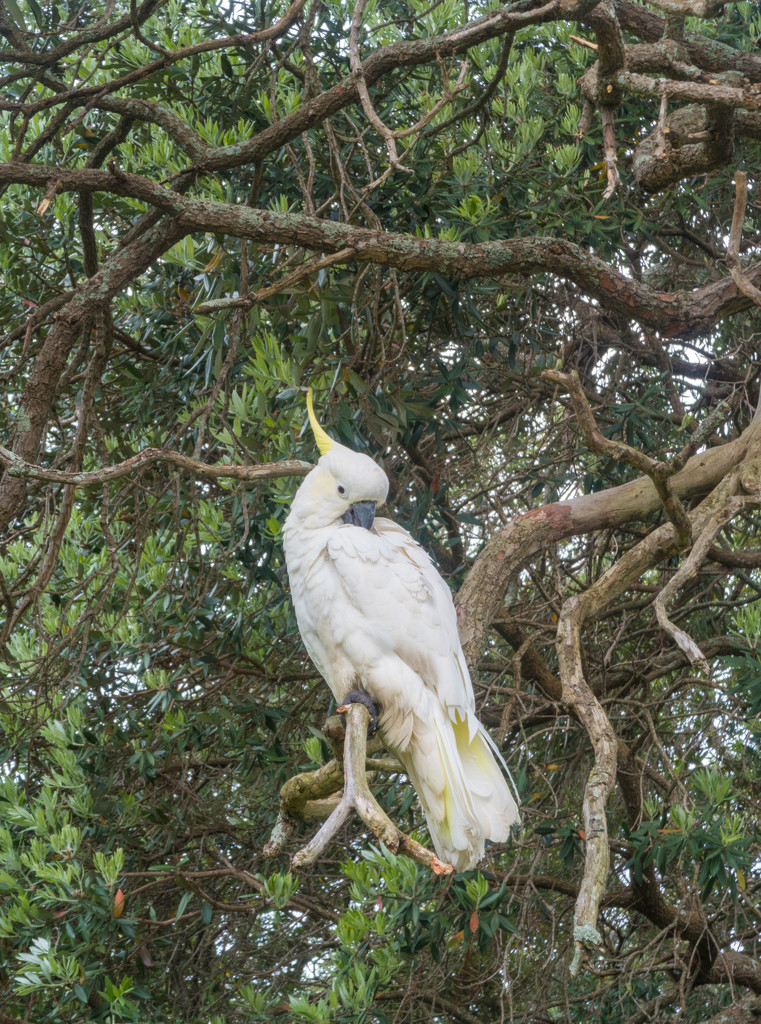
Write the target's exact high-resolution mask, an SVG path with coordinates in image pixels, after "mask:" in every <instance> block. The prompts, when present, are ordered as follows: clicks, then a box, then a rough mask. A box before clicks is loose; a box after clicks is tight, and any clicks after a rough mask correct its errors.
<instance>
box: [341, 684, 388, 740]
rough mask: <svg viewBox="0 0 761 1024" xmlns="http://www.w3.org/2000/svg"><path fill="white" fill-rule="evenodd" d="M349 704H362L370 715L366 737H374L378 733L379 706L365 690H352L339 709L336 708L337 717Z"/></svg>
mask: <svg viewBox="0 0 761 1024" xmlns="http://www.w3.org/2000/svg"><path fill="white" fill-rule="evenodd" d="M349 704H363V705H364V706H365V707H366V708H367V713H368V714H369V715H370V724H369V725H368V727H367V735H368V737H369V736H374V735H375V733H376V732H377V731H378V713H379V711H380V706H379V705H378V704H376V703H375V701H374V700H373V699H372V697H371V696H370V694H369V693H368V692H367V690H352V691H351V693H347V694H346V697H345V699H344V702H343V704H342V705H341V707H340V708H336V710H337V711H338V713H339V715H342V714H343V713H344V711H346V709H347V706H348V705H349Z"/></svg>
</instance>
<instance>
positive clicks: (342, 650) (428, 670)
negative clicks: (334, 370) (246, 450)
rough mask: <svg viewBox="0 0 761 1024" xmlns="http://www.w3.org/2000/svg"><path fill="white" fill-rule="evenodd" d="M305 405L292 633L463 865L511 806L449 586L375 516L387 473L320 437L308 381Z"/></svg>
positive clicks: (290, 536) (293, 535) (440, 849)
mask: <svg viewBox="0 0 761 1024" xmlns="http://www.w3.org/2000/svg"><path fill="white" fill-rule="evenodd" d="M307 407H308V410H309V419H310V422H311V424H312V430H313V432H314V436H315V440H316V442H317V446H318V448H319V450H320V453H321V458H320V459H319V461H318V462H317V465H316V467H315V468H314V469H313V470H312V471H311V472H310V473H309V475H308V476H307V477H306V479H305V480H304V482H303V483H302V484H301V486H300V487H299V489H298V491H297V493H296V496H295V497H294V499H293V504H292V505H291V511H290V513H289V515H288V518H287V519H286V522H285V526H284V529H283V540H284V546H285V560H286V565H287V568H288V576H289V579H290V585H291V594H292V596H293V604H294V607H295V610H296V619H297V622H298V625H299V631H300V632H301V636H302V638H303V640H304V645H305V647H306V649H307V651H308V652H309V656H310V657H311V659H312V661H313V662H314V663H315V665H316V666H317V668H318V670H319V672H320V674H321V675H322V676H323V677H324V678H325V680H326V681H327V683H328V686H329V687H330V689H331V690H332V691H333V696H334V697H335V699H336V700H337V701H338V703H339V704H343V703H347V702H350V701H360V702H361V703H364V704H365V705H366V706H368V705H369V706H370V708H371V715H372V714H373V711H375V714H376V715H377V724H378V728H379V730H380V733H381V736H382V738H383V741H384V743H385V745H386V747H387V748H388V750H389V751H391V752H392V753H393V754H395V755H396V757H397V758H398V759H399V761H401V763H402V765H403V766H404V768H405V770H406V772H407V774H408V775H409V778H410V781H411V782H412V785H413V786H414V787H415V790H416V791H417V794H418V796H419V797H420V802H421V803H422V805H423V810H424V811H425V817H426V820H427V822H428V828H429V829H430V832H431V837H432V839H433V845H434V847H435V849H436V853H437V855H438V856H439V858H440V859H441V860H443V861H445V862H447V863H449V864H452V865H453V866H454V867H455V868H456V869H457V870H458V871H465V870H467V869H469V868H472V867H474V866H475V865H476V864H477V863H478V861H479V860H480V859H481V857H482V856H483V853H484V842H485V840H487V839H491V840H494V841H495V842H502V841H504V840H506V839H507V837H508V836H509V834H510V829H511V827H512V826H513V825H514V824H515V823H516V822H517V821H518V807H517V805H516V802H515V800H514V799H513V796H512V793H511V790H510V787H509V786H508V784H507V781H506V780H505V777H504V775H503V773H502V770H501V768H500V765H499V764H498V762H497V759H496V758H495V756H494V754H495V752H496V747H495V746H494V744H493V742H492V740H491V738H490V737H489V735H488V733H487V732H486V730H485V729H484V727H483V726H482V725H481V723H480V722H479V721H478V719H477V717H476V712H475V700H474V697H473V686H472V684H471V681H470V675H469V673H468V667H467V665H466V663H465V657H464V655H463V652H462V647H461V646H460V640H459V637H458V635H457V617H456V613H455V608H454V604H453V602H452V596H451V594H450V592H449V588H448V587H447V585H446V583H445V582H444V580H443V579H442V578H441V576H439V574H438V572H437V571H436V569H435V567H434V565H433V563H432V562H431V560H430V558H429V557H428V555H427V554H426V552H425V551H424V550H423V548H421V547H420V545H419V544H418V543H417V542H416V541H415V540H413V539H412V537H411V536H410V535H409V533H407V531H406V530H404V529H402V527H401V526H398V525H397V524H396V523H394V522H392V521H391V520H390V519H380V518H379V519H376V518H375V506H376V504H380V503H382V502H383V501H385V499H386V495H387V493H388V478H387V477H386V474H385V473H384V471H383V470H382V469H381V468H380V466H378V465H376V463H374V462H373V460H372V459H371V458H369V457H368V456H367V455H362V454H361V453H359V452H354V451H352V450H351V449H350V448H345V447H344V446H343V445H340V444H338V443H337V442H335V441H333V440H332V438H330V437H329V436H328V434H327V433H326V432H325V431H324V430H323V429H322V427H321V426H320V425H319V423H318V422H317V419H316V417H315V415H314V409H313V407H312V396H311V391H310V392H309V394H308V396H307ZM368 695H369V697H370V698H371V700H368ZM372 704H375V705H376V708H377V710H376V708H372ZM497 757H499V755H498V754H497ZM500 760H501V758H500Z"/></svg>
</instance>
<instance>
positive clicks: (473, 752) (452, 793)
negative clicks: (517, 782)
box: [399, 705, 519, 871]
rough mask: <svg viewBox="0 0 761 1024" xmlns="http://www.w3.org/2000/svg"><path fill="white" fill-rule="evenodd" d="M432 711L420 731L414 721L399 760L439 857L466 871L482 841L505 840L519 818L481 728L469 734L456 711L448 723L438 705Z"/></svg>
mask: <svg viewBox="0 0 761 1024" xmlns="http://www.w3.org/2000/svg"><path fill="white" fill-rule="evenodd" d="M432 710H433V714H432V716H431V718H429V719H428V721H427V722H426V726H427V728H424V730H421V729H419V727H418V723H419V722H420V719H418V723H416V726H415V730H414V733H413V735H414V736H415V738H414V739H413V741H412V742H411V743H410V745H409V746H408V747H407V749H406V750H405V751H404V752H403V753H400V754H399V757H400V759H401V761H402V763H403V764H404V766H405V768H406V770H407V773H408V774H409V777H410V781H411V782H412V785H413V786H414V787H415V790H416V792H417V794H418V796H419V797H420V802H421V803H422V805H423V810H424V811H425V817H426V821H427V822H428V829H429V831H430V833H431V838H432V839H433V845H434V848H435V850H436V853H437V855H438V857H439V858H440V859H441V860H443V861H446V862H447V863H448V864H452V865H453V866H454V867H455V868H456V869H457V870H458V871H467V870H468V869H469V868H473V867H475V866H476V864H477V863H478V862H479V860H480V859H481V858H482V857H483V855H484V844H485V841H486V840H487V839H491V840H493V841H494V842H504V841H505V840H506V839H507V838H508V836H509V835H510V829H511V828H512V826H513V825H514V824H515V823H516V822H517V821H518V820H519V813H518V805H517V804H516V802H515V799H514V798H513V794H512V792H511V790H510V786H509V784H508V782H507V780H506V779H505V776H504V775H503V773H502V769H501V768H500V766H499V764H498V763H497V759H496V758H495V756H494V753H493V749H492V748H493V744H492V741H491V738H490V737H489V735H488V733H487V732H486V730H485V729H484V727H483V726H482V725H481V724H480V723H477V726H478V727H477V729H476V730H475V732H474V734H473V735H472V736H471V733H472V732H473V730H472V729H471V728H470V727H469V725H468V722H467V721H463V720H462V719H461V718H460V716H459V715H458V714H457V713H456V712H455V713H454V714H455V720H454V721H453V720H452V719H451V718H450V717H449V715H448V713H447V711H446V709H445V708H443V707H441V705H438V706H436V705H434V708H433V709H432ZM423 731H424V732H425V733H426V735H425V738H423V736H422V735H421V732H423ZM418 739H420V740H423V742H417V740H418ZM426 741H427V742H426ZM497 756H499V755H497Z"/></svg>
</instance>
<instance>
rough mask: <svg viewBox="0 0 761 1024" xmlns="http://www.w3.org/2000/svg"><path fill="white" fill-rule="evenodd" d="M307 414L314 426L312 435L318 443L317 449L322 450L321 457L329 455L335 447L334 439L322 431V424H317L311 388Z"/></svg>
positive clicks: (308, 392)
mask: <svg viewBox="0 0 761 1024" xmlns="http://www.w3.org/2000/svg"><path fill="white" fill-rule="evenodd" d="M307 412H308V413H309V422H310V424H311V425H312V433H313V434H314V439H315V441H316V442H317V447H318V448H319V449H320V455H327V454H328V452H329V451H330V449H331V448H332V447H333V438H332V437H328V435H327V434H326V433H325V431H324V430H323V429H322V427H321V426H320V424H319V423H318V422H317V417H316V416H315V414H314V406H313V405H312V389H311V388H309V390H308V391H307Z"/></svg>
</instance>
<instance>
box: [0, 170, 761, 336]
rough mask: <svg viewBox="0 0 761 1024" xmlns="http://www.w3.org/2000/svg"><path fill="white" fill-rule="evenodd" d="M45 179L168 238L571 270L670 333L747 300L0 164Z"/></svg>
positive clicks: (456, 264) (455, 272)
mask: <svg viewBox="0 0 761 1024" xmlns="http://www.w3.org/2000/svg"><path fill="white" fill-rule="evenodd" d="M51 181H55V185H56V188H57V190H58V191H105V192H111V193H113V194H114V195H123V196H132V197H133V198H135V199H140V200H143V201H144V202H146V203H149V204H151V205H152V206H153V207H154V208H156V209H160V210H163V211H166V212H167V213H169V214H171V220H172V225H171V229H168V228H165V229H164V230H166V231H167V232H169V231H170V230H171V232H172V238H173V241H172V243H171V244H173V243H174V241H176V240H177V238H178V237H182V235H185V234H189V233H190V232H193V231H213V232H226V233H228V234H230V235H233V236H236V237H246V238H250V239H251V240H252V241H255V242H259V243H273V242H277V243H279V244H281V245H283V244H295V245H302V246H304V247H305V248H307V249H314V250H318V251H320V252H323V253H335V252H338V251H339V250H341V249H343V248H349V249H351V250H352V251H353V252H354V254H355V255H354V256H353V259H354V260H355V261H356V262H368V263H378V264H384V265H386V266H391V267H397V268H399V269H401V270H409V271H416V270H422V271H435V272H436V273H440V274H446V275H448V276H450V277H455V278H460V279H463V280H470V279H472V278H477V277H484V278H499V277H502V276H504V275H505V274H507V273H519V274H532V273H535V272H537V271H540V272H544V273H547V272H550V273H554V274H557V275H560V276H562V277H567V278H570V279H571V280H572V281H574V282H575V283H576V284H577V285H578V286H579V287H580V288H582V289H583V290H584V291H586V292H587V293H588V294H589V295H591V296H594V297H595V298H596V299H598V301H599V302H601V303H602V304H603V305H604V306H606V307H607V308H609V309H612V310H614V311H616V312H619V313H624V314H625V315H626V316H627V317H633V318H635V319H638V320H640V321H641V322H642V323H643V324H644V325H646V326H649V327H655V328H658V329H659V330H661V332H662V333H663V334H664V335H665V336H668V337H675V336H678V335H692V334H696V333H700V332H702V331H704V330H706V329H707V328H709V327H712V326H714V325H715V324H716V323H717V322H718V321H719V320H720V319H722V318H723V317H724V316H727V315H729V314H731V313H735V312H737V311H739V310H741V309H745V308H747V307H748V306H750V305H751V304H752V302H751V300H750V299H748V298H747V297H746V296H744V295H742V293H741V292H740V291H739V289H738V288H737V285H736V284H735V283H734V282H733V281H728V280H722V281H717V282H713V283H711V284H708V285H705V286H703V287H701V288H698V289H695V290H694V291H682V292H675V293H673V294H666V293H663V292H659V291H657V290H655V289H652V288H650V287H648V285H646V284H643V283H642V282H639V281H637V280H635V279H633V278H631V277H627V276H626V275H625V274H623V273H621V272H620V271H619V270H618V269H616V268H615V267H613V266H612V265H610V264H607V263H605V262H604V261H603V260H601V259H599V258H598V257H597V256H595V255H593V254H592V253H590V252H588V251H587V250H585V249H583V248H582V247H581V246H579V245H576V244H575V243H573V242H569V241H566V240H564V239H559V238H534V237H529V238H512V239H504V240H500V241H496V242H482V243H477V244H472V243H471V244H468V243H463V242H449V241H443V240H435V239H424V238H417V237H415V236H412V235H403V234H397V233H394V232H381V231H373V230H369V229H367V228H361V227H355V226H354V225H351V224H342V223H338V222H336V221H330V220H320V219H318V218H315V217H307V216H301V215H298V214H290V213H279V212H277V211H273V210H256V209H251V208H248V207H242V206H237V205H234V204H231V203H219V202H212V201H210V200H203V199H194V198H191V197H188V196H183V195H179V194H178V193H177V192H175V191H173V190H172V189H169V188H166V187H164V186H162V185H157V184H156V183H155V182H153V181H151V180H150V179H148V178H144V177H140V176H139V175H134V174H126V173H124V172H122V171H120V170H118V169H117V168H116V167H115V166H114V165H112V169H111V171H110V172H108V171H100V170H92V169H82V170H66V169H60V168H56V167H42V166H33V165H27V164H4V165H0V183H3V182H17V183H20V184H27V185H33V186H36V187H39V188H42V189H47V188H48V186H49V184H50V182H51ZM104 266H105V264H104ZM133 276H136V274H135V275H133ZM746 276H747V278H748V280H749V281H751V283H753V281H754V280H761V267H756V268H751V269H749V270H748V271H746Z"/></svg>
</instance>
